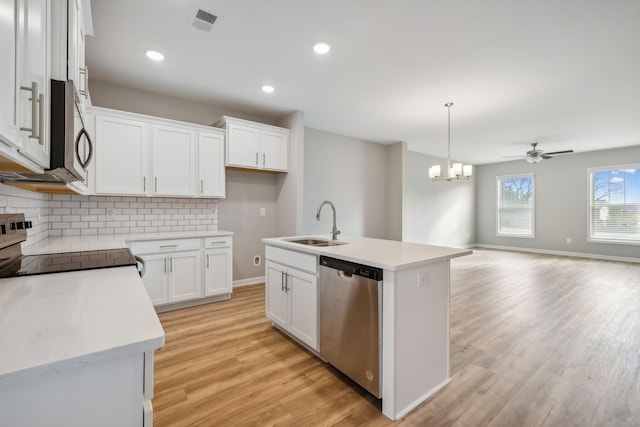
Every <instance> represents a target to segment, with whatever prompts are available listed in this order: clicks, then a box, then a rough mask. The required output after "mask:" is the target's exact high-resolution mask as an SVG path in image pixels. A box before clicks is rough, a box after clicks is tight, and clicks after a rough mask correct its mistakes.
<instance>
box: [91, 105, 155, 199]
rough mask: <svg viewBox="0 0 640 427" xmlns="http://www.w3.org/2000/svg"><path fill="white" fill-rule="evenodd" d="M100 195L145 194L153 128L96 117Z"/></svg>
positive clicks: (135, 121) (136, 122)
mask: <svg viewBox="0 0 640 427" xmlns="http://www.w3.org/2000/svg"><path fill="white" fill-rule="evenodd" d="M95 119H96V134H95V138H94V139H95V141H94V142H95V146H96V147H95V148H96V159H95V162H96V163H95V165H96V178H95V183H96V193H97V194H127V195H144V194H146V192H147V190H148V188H149V186H150V185H151V182H150V180H148V178H147V176H148V166H147V165H148V153H149V148H148V145H149V134H150V126H149V124H147V123H144V122H140V121H137V120H129V119H123V118H119V117H110V116H101V115H97V116H96V118H95Z"/></svg>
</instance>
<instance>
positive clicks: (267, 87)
mask: <svg viewBox="0 0 640 427" xmlns="http://www.w3.org/2000/svg"><path fill="white" fill-rule="evenodd" d="M274 90H275V88H274V87H273V86H271V85H264V86H262V91H263V92H264V93H273V91H274Z"/></svg>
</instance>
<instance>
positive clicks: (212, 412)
mask: <svg viewBox="0 0 640 427" xmlns="http://www.w3.org/2000/svg"><path fill="white" fill-rule="evenodd" d="M160 320H161V321H162V325H163V326H164V328H165V332H166V345H165V347H164V348H163V349H161V350H160V351H158V352H157V353H156V366H155V398H154V400H153V405H154V425H155V426H156V427H165V426H195V425H197V426H271V425H278V426H315V425H317V426H356V425H367V426H386V425H394V424H397V425H402V426H414V425H416V426H460V427H465V426H485V425H490V426H518V427H519V426H598V427H599V426H640V264H629V263H619V262H610V261H597V260H588V259H577V258H564V257H554V256H547V255H535V254H524V253H513V252H502V251H491V250H476V251H475V253H474V254H473V255H471V256H468V257H464V258H460V259H456V260H453V261H452V279H451V374H452V382H451V383H450V384H449V385H447V386H446V387H445V388H444V389H443V390H442V391H441V392H440V393H438V394H437V395H436V396H434V397H433V398H432V399H430V400H429V401H427V402H425V403H423V404H422V405H421V406H419V407H418V408H416V409H415V410H413V411H412V412H411V413H409V414H408V415H407V416H406V417H404V419H402V420H401V421H398V422H396V423H393V422H391V421H389V420H388V419H387V418H385V417H384V416H383V415H382V414H381V413H380V406H379V403H378V402H377V401H376V400H375V399H373V398H372V397H370V396H369V395H367V394H366V393H365V392H363V391H361V390H360V389H359V388H358V387H357V386H355V385H353V384H352V383H350V382H349V381H348V380H347V379H345V378H344V377H343V376H342V375H340V373H338V372H336V371H335V370H333V369H332V368H330V367H328V366H327V365H325V364H324V363H322V362H321V361H320V360H319V359H318V358H316V357H314V356H313V355H311V354H310V353H308V352H306V351H305V350H303V349H301V348H300V347H298V346H297V345H296V344H294V343H293V342H292V341H291V340H289V339H288V338H287V337H286V336H285V335H283V334H281V333H280V332H278V331H277V330H276V329H275V328H273V327H272V326H271V324H270V322H269V321H268V320H267V319H266V318H265V316H264V288H263V286H262V285H257V286H250V287H244V288H239V289H237V290H236V291H235V292H234V294H233V298H232V299H231V300H229V301H225V302H219V303H214V304H209V305H205V306H200V307H195V308H188V309H183V310H178V311H173V312H168V313H163V314H161V315H160Z"/></svg>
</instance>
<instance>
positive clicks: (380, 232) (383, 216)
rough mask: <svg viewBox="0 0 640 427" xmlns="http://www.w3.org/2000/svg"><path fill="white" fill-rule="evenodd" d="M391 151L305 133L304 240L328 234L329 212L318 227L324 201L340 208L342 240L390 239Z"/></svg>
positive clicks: (330, 135)
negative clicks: (388, 190)
mask: <svg viewBox="0 0 640 427" xmlns="http://www.w3.org/2000/svg"><path fill="white" fill-rule="evenodd" d="M386 162H387V150H386V147H385V146H383V145H380V144H374V143H372V142H367V141H362V140H359V139H354V138H349V137H346V136H342V135H336V134H333V133H329V132H325V131H321V130H317V129H311V128H306V129H305V146H304V165H305V167H304V201H303V218H302V234H327V235H328V234H329V233H330V232H331V223H332V220H331V209H330V208H329V207H328V206H325V207H324V208H323V210H322V216H321V219H320V221H319V222H318V221H316V209H317V208H318V205H320V203H322V201H323V200H330V201H331V202H333V204H334V205H335V206H336V211H337V225H338V229H339V230H340V231H342V234H343V235H351V236H366V237H375V238H384V237H386V234H387V232H386V226H387V208H386V204H387V200H386V194H385V193H386V185H387V184H386V181H387V168H386Z"/></svg>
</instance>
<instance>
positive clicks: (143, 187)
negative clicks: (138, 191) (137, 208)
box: [142, 176, 147, 193]
mask: <svg viewBox="0 0 640 427" xmlns="http://www.w3.org/2000/svg"><path fill="white" fill-rule="evenodd" d="M146 191H147V177H146V176H143V177H142V192H143V193H144V192H146Z"/></svg>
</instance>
